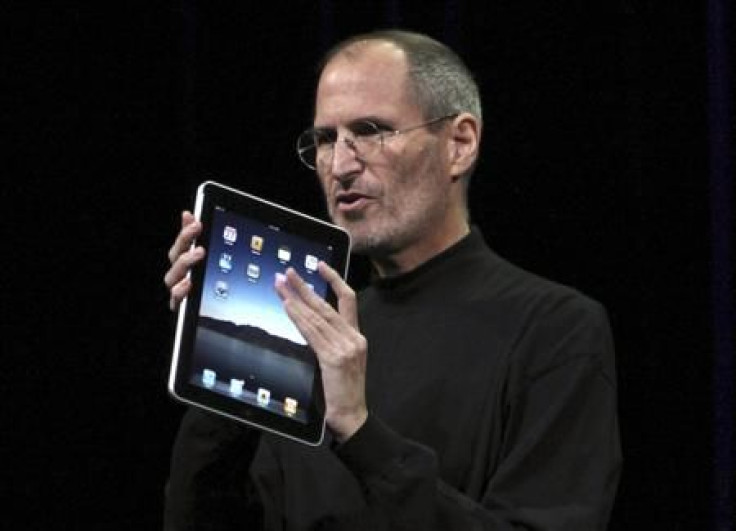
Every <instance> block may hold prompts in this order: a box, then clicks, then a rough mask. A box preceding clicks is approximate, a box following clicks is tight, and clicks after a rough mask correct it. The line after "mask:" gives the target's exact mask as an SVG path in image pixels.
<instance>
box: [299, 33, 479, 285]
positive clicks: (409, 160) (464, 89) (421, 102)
mask: <svg viewBox="0 0 736 531" xmlns="http://www.w3.org/2000/svg"><path fill="white" fill-rule="evenodd" d="M480 112H481V111H480V103H479V98H478V91H477V88H476V86H475V83H474V82H473V80H472V77H471V76H470V74H469V73H468V71H467V69H466V68H465V66H464V65H463V64H462V62H461V61H460V59H459V58H457V56H456V55H455V54H454V53H453V52H452V51H450V50H449V49H448V48H447V47H445V46H444V45H442V44H440V43H438V42H436V41H434V40H432V39H430V38H429V37H426V36H423V35H417V34H413V33H407V32H397V31H390V32H377V33H371V34H366V35H362V36H357V37H353V38H351V39H349V40H347V41H345V42H343V43H341V44H340V45H338V46H336V47H335V48H333V49H332V50H331V51H330V52H329V53H328V54H327V56H326V59H325V61H324V62H323V66H322V70H321V75H320V80H319V85H318V88H317V97H316V103H315V117H314V128H315V129H314V132H313V135H314V136H313V138H316V139H317V144H318V145H319V146H320V147H319V148H317V149H316V150H314V151H313V152H312V154H313V155H314V154H315V153H316V154H317V156H315V165H316V169H317V172H318V174H319V176H320V180H321V182H322V185H323V188H324V191H325V196H326V198H327V204H328V208H329V211H330V214H331V216H332V218H333V220H334V221H335V222H336V223H338V224H340V225H342V226H343V227H345V228H346V229H347V230H348V231H349V232H350V233H351V236H352V237H353V244H354V248H355V250H356V251H358V252H363V253H366V254H368V255H369V256H370V257H371V258H372V259H373V261H374V263H375V264H376V265H377V267H378V269H379V273H382V274H391V273H393V272H401V271H405V270H408V269H412V268H413V267H415V266H416V265H419V264H420V263H422V262H423V261H425V260H426V259H428V258H430V257H431V256H433V255H434V254H436V253H437V252H440V251H441V250H443V249H444V248H446V247H447V246H449V245H450V244H452V243H454V242H455V241H457V239H459V237H461V236H462V235H463V234H465V233H466V232H467V210H466V187H467V180H468V178H469V175H470V173H471V171H472V169H473V167H474V165H475V161H476V157H477V152H478V143H479V140H480V127H481V125H480V122H481V119H480ZM366 122H370V124H367V123H366ZM427 122H432V123H431V124H427ZM374 126H375V127H374ZM376 133H377V134H376ZM310 138H312V137H310Z"/></svg>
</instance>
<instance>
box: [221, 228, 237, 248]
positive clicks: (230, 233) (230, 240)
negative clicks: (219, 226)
mask: <svg viewBox="0 0 736 531" xmlns="http://www.w3.org/2000/svg"><path fill="white" fill-rule="evenodd" d="M222 237H223V238H224V239H225V243H227V244H228V245H232V244H234V243H235V240H237V239H238V229H236V228H235V227H233V226H231V225H226V226H225V232H223V234H222Z"/></svg>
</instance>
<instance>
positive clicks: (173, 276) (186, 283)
mask: <svg viewBox="0 0 736 531" xmlns="http://www.w3.org/2000/svg"><path fill="white" fill-rule="evenodd" d="M201 232H202V224H201V223H200V222H199V221H197V220H196V219H195V218H194V215H193V214H192V213H191V212H189V211H188V210H185V211H184V212H182V213H181V230H180V231H179V234H178V235H177V237H176V240H174V245H172V246H171V249H169V262H171V267H170V268H169V270H168V271H167V272H166V274H165V275H164V284H166V287H167V288H168V289H169V295H170V297H169V308H171V310H172V311H175V310H176V309H177V308H178V307H179V303H181V301H182V300H183V299H184V297H186V296H187V295H188V294H189V290H190V289H191V287H192V283H191V281H190V280H189V277H188V276H187V274H188V273H189V270H190V269H191V267H192V266H193V265H194V264H196V263H197V262H199V261H200V260H202V258H204V255H205V250H204V247H202V246H201V245H198V246H197V247H195V248H194V249H190V248H191V246H192V242H193V241H194V239H195V238H196V237H197V236H199V234H200V233H201Z"/></svg>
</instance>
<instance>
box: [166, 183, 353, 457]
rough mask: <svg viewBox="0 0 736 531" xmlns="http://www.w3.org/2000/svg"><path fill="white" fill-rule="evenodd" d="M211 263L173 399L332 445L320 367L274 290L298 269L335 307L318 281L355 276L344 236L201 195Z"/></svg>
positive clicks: (185, 330)
mask: <svg viewBox="0 0 736 531" xmlns="http://www.w3.org/2000/svg"><path fill="white" fill-rule="evenodd" d="M194 214H195V216H196V217H197V218H198V219H199V220H200V221H201V222H202V234H201V235H200V237H199V239H198V241H197V242H195V244H194V245H197V244H201V245H203V246H204V247H205V250H206V256H205V258H204V260H202V261H201V262H200V263H199V264H197V265H196V266H195V267H193V268H192V270H191V271H190V273H189V274H190V278H191V281H192V288H191V291H190V293H189V295H188V296H187V298H186V299H184V300H183V301H182V304H181V305H180V307H179V314H178V320H177V325H176V334H175V339H174V350H173V355H172V361H171V370H170V373H169V384H168V387H169V391H170V393H171V394H172V395H173V396H174V397H175V398H176V399H178V400H180V401H182V402H185V403H188V404H191V405H195V406H198V407H201V408H204V409H207V410H209V411H212V412H215V413H218V414H220V415H224V416H226V417H229V418H231V419H234V420H236V421H240V422H244V423H247V424H250V425H252V426H255V427H257V428H260V429H263V430H267V431H269V432H273V433H276V434H279V435H283V436H285V437H289V438H291V439H295V440H297V441H300V442H304V443H307V444H310V445H317V444H319V443H320V442H321V441H322V437H323V435H324V425H325V422H324V395H323V392H322V378H321V375H320V371H319V365H318V363H317V359H316V357H315V355H314V353H313V352H312V350H311V349H310V347H309V345H308V344H307V342H306V341H305V339H304V338H303V337H302V335H301V334H300V333H299V331H298V329H297V328H296V326H295V325H294V324H293V323H292V322H291V320H290V319H289V317H288V315H287V314H286V312H285V310H284V309H283V306H282V302H281V299H280V298H279V296H278V294H277V293H276V290H275V287H274V284H275V281H276V278H277V276H278V275H282V274H283V273H284V271H285V270H286V269H287V268H288V267H293V268H294V269H295V270H296V271H297V272H298V273H299V275H301V277H302V278H303V279H304V280H305V281H306V282H307V283H308V284H309V285H310V286H311V288H312V289H313V290H314V292H315V293H317V294H319V295H320V296H321V297H323V298H324V299H325V300H327V301H328V302H329V303H331V304H332V305H333V306H334V305H335V303H336V300H335V295H334V293H332V291H331V289H330V287H329V285H328V284H327V283H326V282H325V281H324V280H323V279H322V277H321V276H320V274H319V272H318V271H317V264H318V262H319V261H320V260H321V261H324V262H326V263H327V264H329V265H330V266H331V267H332V268H333V269H335V270H336V271H338V272H339V273H341V274H342V275H343V277H344V276H345V275H347V268H348V260H349V252H350V238H349V236H348V234H347V232H345V231H344V230H343V229H341V228H339V227H337V226H335V225H332V224H330V223H326V222H324V221H321V220H319V219H316V218H313V217H311V216H308V215H306V214H302V213H299V212H296V211H294V210H291V209H289V208H286V207H283V206H280V205H277V204H274V203H272V202H270V201H266V200H264V199H261V198H258V197H255V196H252V195H249V194H246V193H244V192H241V191H238V190H235V189H233V188H230V187H227V186H224V185H222V184H219V183H216V182H213V181H207V182H205V183H202V184H201V185H200V186H199V188H198V189H197V199H196V203H195V209H194Z"/></svg>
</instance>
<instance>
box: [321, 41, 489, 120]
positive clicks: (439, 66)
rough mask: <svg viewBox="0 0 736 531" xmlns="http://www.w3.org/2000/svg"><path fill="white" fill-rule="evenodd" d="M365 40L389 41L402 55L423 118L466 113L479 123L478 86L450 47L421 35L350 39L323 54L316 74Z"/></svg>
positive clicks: (428, 118)
mask: <svg viewBox="0 0 736 531" xmlns="http://www.w3.org/2000/svg"><path fill="white" fill-rule="evenodd" d="M368 41H385V42H389V43H391V44H393V45H395V46H396V47H397V48H399V49H400V50H402V51H403V52H404V53H405V54H406V59H407V63H408V77H409V83H410V90H411V91H412V96H413V97H414V98H415V100H416V103H417V104H418V105H419V108H420V109H422V112H423V114H424V118H425V119H427V120H431V119H434V118H438V117H440V116H447V115H450V114H456V113H461V112H468V113H470V114H472V115H473V116H475V117H476V118H477V119H478V121H482V118H483V117H482V109H481V102H480V95H479V91H478V85H477V84H476V82H475V80H474V79H473V76H472V74H471V73H470V70H468V67H467V66H465V63H464V62H463V61H462V59H460V57H459V56H458V55H457V54H456V53H455V52H453V51H452V50H451V49H450V48H448V47H447V46H445V45H444V44H442V43H441V42H439V41H437V40H435V39H433V38H431V37H428V36H427V35H423V34H421V33H415V32H411V31H404V30H379V31H374V32H370V33H364V34H361V35H356V36H353V37H350V38H349V39H347V40H344V41H342V42H340V43H338V44H337V45H336V46H334V47H333V48H332V49H330V50H329V51H328V52H327V53H326V54H325V56H324V58H323V59H322V61H321V63H320V67H319V71H320V72H321V71H322V70H323V69H324V68H325V66H327V63H329V62H330V61H331V60H332V59H333V58H334V57H335V56H337V55H339V54H340V53H342V52H344V51H346V50H347V49H348V48H350V47H352V46H353V45H355V44H358V43H362V42H368Z"/></svg>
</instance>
